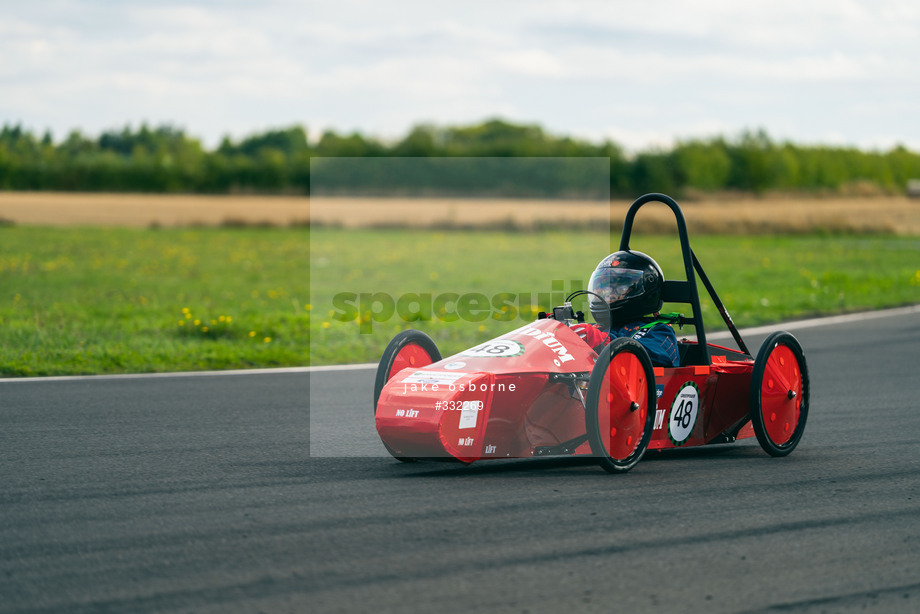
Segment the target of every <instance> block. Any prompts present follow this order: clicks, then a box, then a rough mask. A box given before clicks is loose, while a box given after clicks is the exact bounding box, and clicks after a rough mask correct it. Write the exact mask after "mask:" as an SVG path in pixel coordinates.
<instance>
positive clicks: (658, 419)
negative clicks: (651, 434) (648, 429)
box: [652, 409, 668, 431]
mask: <svg viewBox="0 0 920 614" xmlns="http://www.w3.org/2000/svg"><path fill="white" fill-rule="evenodd" d="M667 415H668V410H666V409H656V410H655V428H653V429H652V430H654V431H658V430H660V429H661V427H663V426H664V417H665V416H667Z"/></svg>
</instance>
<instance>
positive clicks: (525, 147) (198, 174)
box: [0, 119, 920, 197]
mask: <svg viewBox="0 0 920 614" xmlns="http://www.w3.org/2000/svg"><path fill="white" fill-rule="evenodd" d="M316 158H321V159H320V160H315V162H316V163H315V164H314V167H313V171H314V173H313V174H314V177H312V178H311V160H314V159H316ZM355 158H359V159H360V160H359V161H355V160H354V159H355ZM458 158H462V159H463V160H457V159H458ZM508 158H514V159H516V160H517V161H518V163H516V164H512V165H511V166H512V167H513V168H514V169H515V172H514V173H512V174H511V175H509V174H508V171H507V169H508V165H503V164H501V163H499V162H500V161H501V159H508ZM540 158H561V159H563V160H554V161H547V160H543V161H542V162H541V161H540V160H539V159H540ZM590 158H595V159H602V163H603V167H598V165H597V164H598V160H594V161H591V160H585V159H590ZM505 161H507V160H505ZM549 162H552V163H551V164H550V163H549ZM608 171H609V179H608ZM598 176H600V177H602V179H603V181H602V182H601V183H603V182H606V181H608V180H609V190H610V194H611V195H612V196H619V197H633V196H635V195H636V194H640V193H644V192H653V191H654V192H667V193H672V194H676V195H684V194H688V193H692V192H717V191H725V190H732V191H743V192H751V193H757V194H761V193H765V192H768V191H787V192H820V193H847V192H853V191H864V192H865V191H869V192H872V193H887V194H899V193H903V192H904V191H905V188H906V184H907V182H908V180H910V179H916V178H920V154H918V153H917V152H913V151H910V150H908V149H906V148H904V147H901V146H899V147H895V148H893V149H890V150H888V151H865V150H861V149H857V148H852V147H839V146H823V145H801V144H795V143H791V142H780V141H776V140H774V139H771V138H770V137H769V135H768V134H766V133H765V132H763V131H749V132H744V133H743V134H741V135H738V136H736V137H732V138H729V137H721V136H720V137H714V138H707V139H690V140H684V141H679V142H678V143H676V144H675V145H674V146H673V147H671V148H667V149H651V150H647V151H642V152H639V153H636V154H627V153H626V152H625V151H624V150H623V148H622V147H620V146H619V145H618V144H616V143H614V142H612V141H604V142H601V143H594V142H589V141H586V140H580V139H574V138H571V137H568V136H558V135H553V134H550V133H548V132H546V131H545V130H544V129H543V128H541V127H540V126H538V125H532V124H515V123H511V122H507V121H503V120H498V119H495V120H489V121H485V122H482V123H478V124H474V125H468V126H436V125H419V126H416V127H414V128H412V129H411V130H410V131H409V133H408V134H406V135H405V136H404V137H403V138H401V139H399V140H396V141H393V142H384V141H381V140H379V139H375V138H370V137H367V136H364V135H361V134H359V133H352V134H339V133H337V132H335V131H327V132H325V133H324V134H323V135H322V136H321V138H319V139H318V140H315V141H310V139H309V138H308V136H307V131H306V130H305V129H304V127H303V126H291V127H287V128H282V129H277V130H269V131H266V132H264V133H261V134H255V135H252V136H249V137H246V138H243V139H240V140H233V139H231V138H229V137H226V138H224V139H223V141H222V142H221V143H220V144H219V145H218V146H217V147H216V148H214V149H211V150H208V149H206V148H205V147H203V146H202V143H201V141H200V140H198V139H196V138H194V137H192V136H190V135H188V134H186V132H185V131H184V130H182V129H180V128H176V127H174V126H170V125H162V126H156V127H150V126H147V125H146V124H144V125H141V126H140V127H138V128H132V127H130V126H128V127H124V128H121V129H116V130H110V131H106V132H103V133H102V134H101V135H99V136H98V137H96V138H92V137H89V136H86V135H84V134H82V133H81V132H79V131H74V132H71V133H70V134H69V135H68V136H67V137H66V138H65V139H64V140H62V141H59V142H55V140H54V138H53V137H52V135H51V134H50V133H47V132H46V133H44V134H42V135H38V134H35V133H34V132H32V131H30V130H27V129H23V128H22V127H21V126H20V125H10V124H6V125H4V126H3V128H2V130H0V189H2V190H55V191H116V192H117V191H130V192H191V193H271V194H279V193H284V194H308V193H310V190H311V179H312V181H313V182H314V183H313V186H312V187H313V188H314V193H315V192H316V190H317V189H321V190H323V191H325V192H328V193H362V194H400V193H426V194H437V193H471V194H474V195H475V194H492V195H506V196H539V195H549V196H596V195H597V194H595V193H593V192H597V191H598V190H599V189H600V188H606V187H607V186H600V188H599V186H598V181H597V177H598Z"/></svg>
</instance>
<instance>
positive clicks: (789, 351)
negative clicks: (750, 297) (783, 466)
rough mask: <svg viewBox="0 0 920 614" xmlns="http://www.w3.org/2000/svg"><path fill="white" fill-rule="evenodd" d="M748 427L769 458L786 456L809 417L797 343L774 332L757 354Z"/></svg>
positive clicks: (804, 368)
mask: <svg viewBox="0 0 920 614" xmlns="http://www.w3.org/2000/svg"><path fill="white" fill-rule="evenodd" d="M750 402H751V425H752V426H753V427H754V434H755V435H757V441H759V442H760V446H761V447H762V448H763V449H764V451H765V452H766V453H767V454H769V455H770V456H786V455H787V454H789V453H790V452H792V451H793V450H794V449H795V447H796V446H797V445H798V444H799V440H800V439H801V438H802V433H803V432H804V431H805V421H806V419H807V418H808V366H807V365H806V363H805V354H804V353H803V352H802V346H801V345H799V342H798V340H796V338H795V337H793V336H792V335H791V334H790V333H788V332H785V331H780V332H776V333H773V334H772V335H770V336H769V337H767V340H766V341H764V343H763V345H762V346H760V351H759V352H758V353H757V359H756V360H755V361H754V371H753V373H752V374H751V401H750Z"/></svg>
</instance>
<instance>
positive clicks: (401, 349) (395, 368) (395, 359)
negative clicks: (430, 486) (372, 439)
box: [374, 330, 441, 463]
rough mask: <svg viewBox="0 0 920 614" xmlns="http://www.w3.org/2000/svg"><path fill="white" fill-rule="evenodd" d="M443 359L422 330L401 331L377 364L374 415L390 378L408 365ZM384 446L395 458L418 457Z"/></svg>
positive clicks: (405, 459) (432, 341)
mask: <svg viewBox="0 0 920 614" xmlns="http://www.w3.org/2000/svg"><path fill="white" fill-rule="evenodd" d="M439 360H441V352H440V351H439V350H438V346H437V345H436V344H435V342H434V340H433V339H432V338H431V337H429V336H428V335H426V334H425V333H423V332H422V331H420V330H404V331H403V332H401V333H399V334H398V335H396V336H395V337H393V339H391V340H390V343H389V344H387V347H386V349H385V350H383V356H382V357H381V358H380V364H379V365H378V366H377V378H376V380H375V381H374V415H376V414H377V401H379V400H380V393H381V392H382V391H383V387H384V386H385V385H386V383H387V382H388V381H390V379H391V378H392V377H393V376H394V375H396V374H397V373H399V372H400V371H402V370H403V369H405V368H407V367H424V366H427V365H430V364H432V363H435V362H438V361H439ZM383 445H384V447H385V448H386V449H387V451H388V452H389V453H390V454H392V455H393V457H394V458H396V459H399V460H401V461H403V462H406V463H409V462H414V461H415V460H416V459H414V458H409V457H407V456H402V455H400V454H397V453H396V451H394V450H393V449H392V448H390V446H388V445H387V444H386V443H385V442H384V444H383Z"/></svg>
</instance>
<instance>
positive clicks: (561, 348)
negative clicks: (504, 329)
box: [517, 326, 575, 367]
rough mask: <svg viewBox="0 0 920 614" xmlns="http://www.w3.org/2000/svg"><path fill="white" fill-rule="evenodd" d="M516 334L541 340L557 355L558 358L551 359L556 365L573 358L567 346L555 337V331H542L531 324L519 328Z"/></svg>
mask: <svg viewBox="0 0 920 614" xmlns="http://www.w3.org/2000/svg"><path fill="white" fill-rule="evenodd" d="M517 334H518V335H524V336H527V337H533V338H535V339H539V340H540V341H542V342H543V345H545V346H546V347H548V348H549V349H551V350H552V351H553V352H555V353H556V355H557V356H558V358H556V359H554V361H553V362H555V363H556V366H557V367H558V366H560V365H561V364H562V363H564V362H569V361H570V360H575V357H574V356H572V355H571V354H570V353H569V350H568V348H566V347H565V345H563V343H562V342H561V341H559V340H558V339H556V335H555V333H551V332H547V331H542V330H540V329H539V328H534V327H532V326H525V327H524V328H522V329H521V330H519V331H517Z"/></svg>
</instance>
